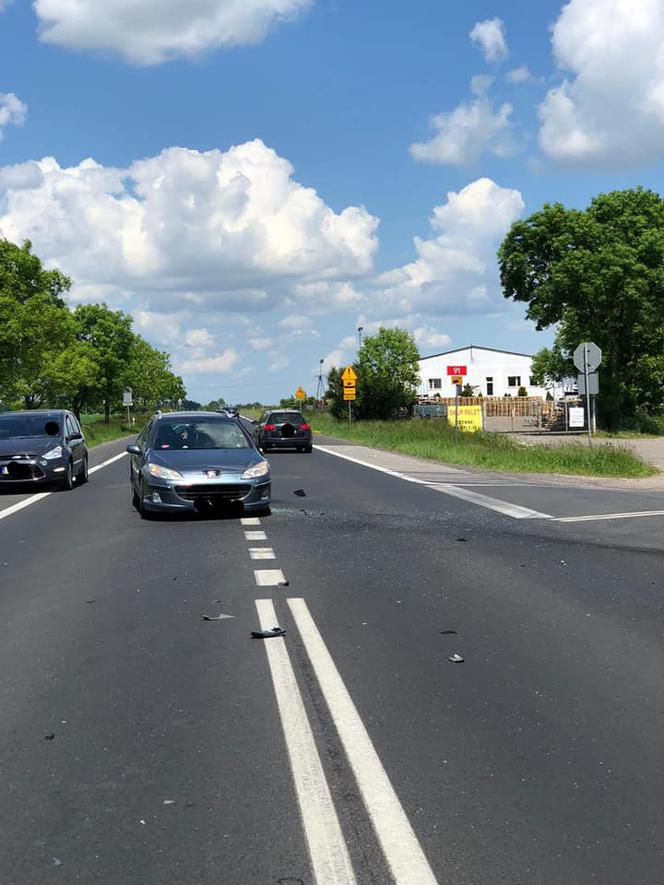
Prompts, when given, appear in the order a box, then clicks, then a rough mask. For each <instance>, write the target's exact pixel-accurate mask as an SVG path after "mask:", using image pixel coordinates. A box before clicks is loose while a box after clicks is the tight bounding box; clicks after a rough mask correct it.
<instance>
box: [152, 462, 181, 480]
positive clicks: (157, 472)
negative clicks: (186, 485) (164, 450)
mask: <svg viewBox="0 0 664 885" xmlns="http://www.w3.org/2000/svg"><path fill="white" fill-rule="evenodd" d="M148 471H149V473H150V476H156V477H158V478H159V479H182V474H181V473H178V472H177V470H171V469H170V468H169V467H162V466H161V465H160V464H148Z"/></svg>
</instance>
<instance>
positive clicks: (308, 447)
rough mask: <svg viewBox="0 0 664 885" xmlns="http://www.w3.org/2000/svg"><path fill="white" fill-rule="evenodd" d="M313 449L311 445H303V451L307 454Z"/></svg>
mask: <svg viewBox="0 0 664 885" xmlns="http://www.w3.org/2000/svg"><path fill="white" fill-rule="evenodd" d="M313 450H314V447H313V446H305V447H304V451H305V452H306V454H307V455H311V453H312V452H313Z"/></svg>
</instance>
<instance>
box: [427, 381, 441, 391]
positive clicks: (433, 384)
mask: <svg viewBox="0 0 664 885" xmlns="http://www.w3.org/2000/svg"><path fill="white" fill-rule="evenodd" d="M442 386H443V379H442V378H429V390H441V388H442Z"/></svg>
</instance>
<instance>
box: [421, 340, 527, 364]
mask: <svg viewBox="0 0 664 885" xmlns="http://www.w3.org/2000/svg"><path fill="white" fill-rule="evenodd" d="M462 350H488V351H490V352H491V353H508V354H510V355H511V356H525V357H528V359H532V358H533V354H532V353H520V352H519V351H517V350H500V348H498V347H482V345H478V344H467V345H466V346H465V347H455V348H454V350H443V351H441V352H440V353H431V354H429V356H421V357H420V362H422V361H423V360H432V359H433V358H434V357H437V356H448V355H450V354H452V353H460V352H461V351H462Z"/></svg>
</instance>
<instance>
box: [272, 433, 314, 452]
mask: <svg viewBox="0 0 664 885" xmlns="http://www.w3.org/2000/svg"><path fill="white" fill-rule="evenodd" d="M312 442H313V439H312V437H311V436H308V435H306V436H305V435H303V436H288V437H282V436H266V437H265V440H264V442H263V449H300V448H303V447H305V446H310V445H311V444H312Z"/></svg>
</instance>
